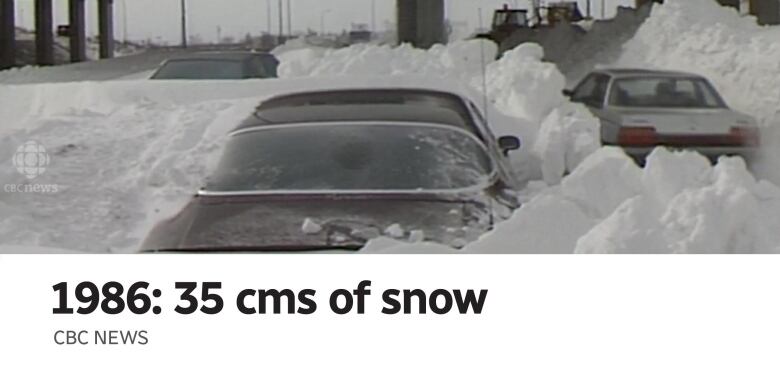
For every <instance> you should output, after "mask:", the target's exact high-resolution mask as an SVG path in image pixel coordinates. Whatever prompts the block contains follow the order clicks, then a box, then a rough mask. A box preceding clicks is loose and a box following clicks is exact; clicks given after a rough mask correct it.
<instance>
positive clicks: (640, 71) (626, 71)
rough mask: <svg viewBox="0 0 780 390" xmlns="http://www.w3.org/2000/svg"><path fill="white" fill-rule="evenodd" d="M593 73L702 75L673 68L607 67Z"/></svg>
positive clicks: (670, 75)
mask: <svg viewBox="0 0 780 390" xmlns="http://www.w3.org/2000/svg"><path fill="white" fill-rule="evenodd" d="M594 73H604V74H608V75H610V76H668V77H697V78H699V77H702V76H701V75H697V74H695V73H689V72H678V71H673V70H660V69H641V68H607V69H598V70H596V71H594Z"/></svg>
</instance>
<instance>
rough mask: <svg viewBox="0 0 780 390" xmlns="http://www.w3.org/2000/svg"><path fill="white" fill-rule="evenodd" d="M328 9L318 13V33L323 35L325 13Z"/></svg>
mask: <svg viewBox="0 0 780 390" xmlns="http://www.w3.org/2000/svg"><path fill="white" fill-rule="evenodd" d="M330 11H331V10H330V9H326V10H325V11H322V13H321V14H320V34H321V35H323V36H324V35H325V15H326V14H327V13H328V12H330Z"/></svg>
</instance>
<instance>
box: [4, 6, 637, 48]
mask: <svg viewBox="0 0 780 390" xmlns="http://www.w3.org/2000/svg"><path fill="white" fill-rule="evenodd" d="M591 1H592V3H593V5H592V9H593V12H594V15H595V16H600V15H601V5H602V2H603V3H606V7H605V10H606V13H607V15H612V14H614V12H615V8H616V7H617V6H618V5H632V4H633V3H634V0H591ZM16 2H17V4H18V7H17V20H18V22H17V23H19V24H21V25H23V26H25V27H28V28H31V27H32V25H33V16H34V15H33V12H34V9H33V4H34V0H17V1H16ZM87 2H88V3H90V6H89V7H88V11H87V12H88V21H89V26H88V29H89V32H90V34H94V33H95V31H96V29H97V21H96V20H95V18H96V16H95V15H96V10H95V8H96V6H95V4H96V3H97V0H87ZM268 2H269V0H187V4H188V8H189V10H188V15H189V25H190V26H189V27H190V34H191V35H194V34H199V35H201V36H202V37H203V39H205V40H215V39H216V35H217V28H218V27H220V28H221V30H222V36H227V35H232V36H235V37H243V36H244V35H246V34H247V33H252V34H258V33H260V32H262V31H265V30H267V29H268V22H267V5H268ZM284 2H285V4H286V2H287V0H284ZM374 2H375V4H376V24H377V27H379V28H381V27H382V26H383V25H384V23H385V22H392V21H394V19H395V0H374ZM579 2H580V7H581V9H582V11H583V13H584V12H585V9H586V4H587V0H579ZM55 3H57V10H56V13H57V15H56V16H55V18H56V20H57V24H67V1H66V0H55ZM114 3H115V16H116V21H115V23H116V24H115V27H116V29H115V30H116V37H117V38H118V39H122V38H123V35H124V32H125V27H124V20H125V16H126V19H127V32H128V36H129V38H130V39H132V40H140V39H147V38H148V39H162V40H166V41H169V42H178V40H179V36H180V27H179V10H180V0H114ZM270 3H271V6H272V13H273V15H274V16H273V18H272V26H271V28H272V29H273V31H278V28H279V27H278V12H279V11H278V3H279V0H270ZM504 3H509V4H510V5H517V6H520V7H527V6H528V4H529V3H530V0H448V2H447V12H448V15H449V17H450V19H452V20H454V21H467V22H468V23H469V25H470V26H471V27H472V28H475V27H476V26H477V25H478V23H479V22H478V17H477V14H478V12H477V10H478V9H479V8H482V10H483V11H482V13H483V19H484V22H483V23H484V24H485V25H489V20H490V17H491V15H492V10H493V9H494V8H498V7H501V5H502V4H504ZM371 4H372V0H292V9H293V12H292V14H293V18H292V24H293V29H294V30H296V31H299V30H305V29H307V28H311V29H313V30H317V31H318V30H319V29H320V22H321V19H322V18H324V20H325V26H326V29H327V30H329V31H341V30H343V29H349V27H350V25H351V23H366V24H370V23H371V8H372V7H371ZM285 7H286V5H285ZM125 9H126V11H127V12H126V15H125ZM323 15H324V16H323ZM286 21H287V19H286V16H285V23H286ZM285 30H286V28H285Z"/></svg>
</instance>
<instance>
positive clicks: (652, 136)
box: [564, 69, 760, 161]
mask: <svg viewBox="0 0 780 390" xmlns="http://www.w3.org/2000/svg"><path fill="white" fill-rule="evenodd" d="M564 92H565V94H567V95H568V96H570V97H571V100H572V101H574V102H579V103H583V104H585V105H586V106H587V107H588V108H589V109H590V110H591V111H592V112H593V113H594V115H596V116H597V117H598V118H599V119H600V120H601V139H602V142H603V143H604V144H605V145H616V146H620V147H622V148H623V149H624V150H625V151H626V153H628V154H629V155H631V156H632V157H634V158H636V159H638V160H640V161H642V160H644V158H645V157H646V156H647V155H648V154H649V153H650V152H651V151H652V149H653V148H655V147H656V146H666V147H671V148H685V149H694V150H696V151H698V152H700V153H701V154H703V155H705V156H707V157H709V158H710V159H713V160H714V159H717V157H719V156H722V155H741V156H743V157H746V158H750V157H751V156H752V155H753V154H754V152H755V151H756V149H757V148H758V146H759V144H760V134H759V129H758V125H757V122H756V121H755V119H753V118H751V117H750V116H748V115H745V114H742V113H739V112H736V111H734V110H732V109H730V108H729V107H728V106H727V105H726V103H725V101H724V100H723V98H722V97H721V96H720V95H719V94H718V92H717V91H716V90H715V88H714V87H713V86H712V84H710V82H709V81H708V80H707V79H705V78H704V77H701V76H698V75H695V74H690V73H681V72H667V71H654V70H641V69H605V70H599V71H595V72H592V73H591V74H590V75H588V76H587V77H586V78H585V79H584V80H583V81H582V82H580V84H579V85H577V87H576V88H575V89H574V90H573V91H564Z"/></svg>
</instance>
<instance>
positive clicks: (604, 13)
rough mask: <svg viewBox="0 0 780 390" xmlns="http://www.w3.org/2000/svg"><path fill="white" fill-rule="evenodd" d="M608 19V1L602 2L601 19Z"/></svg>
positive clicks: (603, 0) (602, 0)
mask: <svg viewBox="0 0 780 390" xmlns="http://www.w3.org/2000/svg"><path fill="white" fill-rule="evenodd" d="M606 18H607V0H601V19H606Z"/></svg>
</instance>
